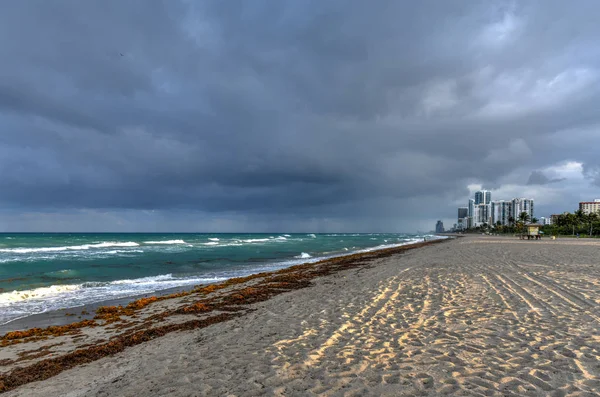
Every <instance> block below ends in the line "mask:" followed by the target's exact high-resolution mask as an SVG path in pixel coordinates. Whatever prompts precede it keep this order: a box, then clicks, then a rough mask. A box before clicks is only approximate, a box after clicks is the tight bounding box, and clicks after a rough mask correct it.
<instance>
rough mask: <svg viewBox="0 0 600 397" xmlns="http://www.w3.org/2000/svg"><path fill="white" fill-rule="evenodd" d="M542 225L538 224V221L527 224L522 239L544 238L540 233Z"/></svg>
mask: <svg viewBox="0 0 600 397" xmlns="http://www.w3.org/2000/svg"><path fill="white" fill-rule="evenodd" d="M541 227H542V225H538V224H537V223H532V224H530V225H525V226H524V230H523V233H522V234H521V240H525V239H526V238H527V240H532V239H536V240H540V239H541V238H542V234H541V233H540V228H541Z"/></svg>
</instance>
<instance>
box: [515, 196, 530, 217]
mask: <svg viewBox="0 0 600 397" xmlns="http://www.w3.org/2000/svg"><path fill="white" fill-rule="evenodd" d="M522 212H526V213H527V215H529V219H532V218H533V199H527V198H514V199H512V214H511V215H512V217H513V218H515V221H516V220H518V219H519V216H520V215H521V213H522Z"/></svg>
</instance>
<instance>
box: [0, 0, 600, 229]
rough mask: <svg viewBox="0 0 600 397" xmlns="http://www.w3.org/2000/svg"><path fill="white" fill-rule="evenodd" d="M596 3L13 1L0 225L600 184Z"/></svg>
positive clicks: (1, 108) (4, 33)
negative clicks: (482, 190)
mask: <svg viewBox="0 0 600 397" xmlns="http://www.w3.org/2000/svg"><path fill="white" fill-rule="evenodd" d="M599 12H600V3H599V2H597V1H595V0H589V1H584V0H579V1H575V2H566V1H562V0H560V1H558V0H557V1H549V0H543V1H542V0H540V1H526V2H517V1H510V2H504V1H440V0H436V1H398V0H390V1H384V0H377V1H373V2H368V1H362V0H360V1H348V0H339V1H335V0H334V1H323V0H314V1H309V0H301V1H298V0H290V1H283V0H273V1H261V0H252V1H247V0H240V1H232V0H228V1H222V0H216V1H207V0H206V1H198V2H192V1H184V2H178V1H175V0H168V1H164V2H161V1H149V0H148V1H147V0H143V1H132V0H131V1H122V0H118V1H117V0H116V1H101V2H99V1H80V0H76V1H75V0H74V1H60V0H56V1H45V0H40V1H34V0H27V1H12V2H4V3H3V5H2V7H1V12H0V60H1V61H0V231H215V232H221V231H315V232H322V231H364V232H371V231H374V232H376V231H416V230H431V229H433V227H434V225H435V221H436V220H437V219H442V220H444V222H445V223H446V225H448V223H454V222H455V217H456V212H457V211H456V207H457V206H460V205H466V203H467V200H468V198H469V196H470V195H471V194H472V192H473V191H474V190H475V189H478V188H481V187H483V188H487V189H490V190H492V198H493V199H502V198H503V199H510V198H512V197H516V196H519V197H521V196H526V197H531V198H534V199H535V204H536V213H535V215H536V216H538V217H539V216H546V215H550V214H551V213H557V212H563V211H567V210H569V211H573V210H575V209H577V205H578V202H579V201H581V200H586V201H587V200H593V199H594V198H600V124H599V123H600V81H599V80H600V45H598V43H599V42H600V24H598V18H597V16H598V15H599V14H598V13H599Z"/></svg>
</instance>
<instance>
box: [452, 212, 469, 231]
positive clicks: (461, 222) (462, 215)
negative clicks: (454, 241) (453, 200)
mask: <svg viewBox="0 0 600 397" xmlns="http://www.w3.org/2000/svg"><path fill="white" fill-rule="evenodd" d="M457 218H458V223H457V225H456V228H455V229H461V230H462V229H466V228H467V227H468V223H469V207H458V216H457Z"/></svg>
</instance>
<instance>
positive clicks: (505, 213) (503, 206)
mask: <svg viewBox="0 0 600 397" xmlns="http://www.w3.org/2000/svg"><path fill="white" fill-rule="evenodd" d="M491 207H492V208H491V211H492V223H493V224H494V225H495V224H497V223H498V222H500V224H501V225H508V224H509V222H508V218H510V216H511V215H512V201H504V200H497V201H492V204H491Z"/></svg>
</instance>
